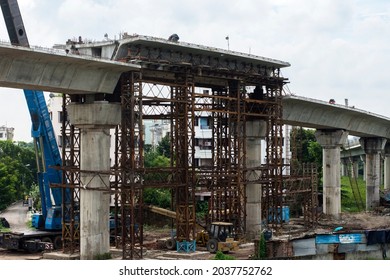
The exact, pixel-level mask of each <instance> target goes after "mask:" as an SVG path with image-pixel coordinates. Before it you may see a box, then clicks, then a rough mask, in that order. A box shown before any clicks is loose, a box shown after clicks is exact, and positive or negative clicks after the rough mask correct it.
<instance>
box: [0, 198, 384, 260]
mask: <svg viewBox="0 0 390 280" xmlns="http://www.w3.org/2000/svg"><path fill="white" fill-rule="evenodd" d="M18 209H19V210H18ZM20 211H24V212H25V208H22V210H20V205H17V204H16V205H14V206H13V207H11V208H10V209H9V210H8V211H7V212H3V213H1V216H5V217H7V220H8V221H9V223H10V225H11V229H13V228H16V229H17V230H19V231H21V230H22V228H21V227H22V226H21V225H25V221H26V216H24V215H21V212H20ZM335 228H339V229H340V228H341V231H343V232H353V231H362V230H372V229H390V208H378V209H376V211H373V212H361V213H342V214H340V216H339V217H338V218H334V217H327V216H326V215H321V217H320V218H319V220H318V224H317V225H315V226H313V227H309V228H308V227H307V226H306V225H304V224H303V223H302V220H300V219H290V222H289V223H288V224H285V225H284V226H283V227H282V228H281V229H280V231H277V232H274V235H273V237H272V238H280V239H282V238H285V237H286V236H288V238H292V237H301V236H305V235H311V234H316V233H330V232H332V231H333V230H334V229H335ZM170 232H171V229H170V228H168V227H150V226H145V228H144V239H143V240H144V241H143V243H144V251H143V257H144V258H145V259H200V260H202V259H205V260H207V259H213V258H214V256H215V254H211V253H209V252H207V250H206V248H205V247H201V246H197V248H196V252H195V253H190V254H187V253H177V252H176V251H170V250H167V249H166V248H165V240H166V239H167V238H169V236H170ZM254 250H255V248H254V244H253V243H251V242H248V243H242V244H240V249H239V250H237V251H232V252H230V253H229V255H231V256H233V257H234V258H235V259H238V260H249V259H251V258H252V256H253V255H254ZM116 252H117V254H116V256H117V257H116V258H118V259H120V258H119V257H118V255H119V256H120V255H121V254H120V253H119V254H118V251H116ZM39 259H44V254H43V253H34V254H32V253H27V252H24V251H22V252H16V251H9V250H4V249H0V260H39Z"/></svg>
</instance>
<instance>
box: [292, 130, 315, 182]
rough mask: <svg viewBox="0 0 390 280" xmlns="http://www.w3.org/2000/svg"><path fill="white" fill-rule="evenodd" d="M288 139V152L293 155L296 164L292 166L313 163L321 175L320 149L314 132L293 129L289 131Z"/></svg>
mask: <svg viewBox="0 0 390 280" xmlns="http://www.w3.org/2000/svg"><path fill="white" fill-rule="evenodd" d="M290 138H291V147H290V150H291V151H292V153H293V158H294V159H295V160H296V162H293V165H298V166H300V165H302V164H303V163H315V164H316V165H317V169H318V172H319V174H321V173H322V147H321V145H320V144H319V143H318V142H317V140H316V137H315V130H313V129H304V128H294V129H293V130H292V131H291V135H290ZM319 178H321V177H319Z"/></svg>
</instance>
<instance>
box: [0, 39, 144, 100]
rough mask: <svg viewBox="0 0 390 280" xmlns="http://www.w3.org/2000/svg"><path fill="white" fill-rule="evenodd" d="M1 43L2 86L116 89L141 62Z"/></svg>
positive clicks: (81, 91) (76, 91)
mask: <svg viewBox="0 0 390 280" xmlns="http://www.w3.org/2000/svg"><path fill="white" fill-rule="evenodd" d="M54 51H55V50H54V49H34V48H25V47H17V46H11V45H9V44H5V43H0V87H9V88H20V89H31V90H42V91H50V92H60V93H67V94H86V93H108V94H110V93H113V91H114V89H115V86H116V85H117V83H118V80H119V77H120V75H121V74H122V73H123V72H127V71H131V70H134V69H138V68H140V66H138V65H133V64H130V63H122V62H116V61H110V60H103V59H97V58H92V57H86V56H79V55H72V54H70V53H69V54H67V53H66V52H65V50H64V51H62V52H54Z"/></svg>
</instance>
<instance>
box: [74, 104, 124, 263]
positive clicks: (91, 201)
mask: <svg viewBox="0 0 390 280" xmlns="http://www.w3.org/2000/svg"><path fill="white" fill-rule="evenodd" d="M67 110H68V112H69V117H70V122H71V123H72V124H73V125H75V126H76V127H79V128H80V129H81V159H80V169H81V173H80V174H81V175H80V179H81V184H82V188H81V189H80V259H82V260H92V259H96V257H97V256H99V255H102V254H105V253H109V251H110V234H109V212H110V209H109V207H110V202H109V199H110V194H109V189H110V188H109V175H108V174H107V172H108V171H109V170H110V128H112V127H114V126H115V125H117V124H119V123H120V118H121V114H120V113H119V112H120V104H112V103H108V102H106V101H99V102H94V103H90V104H77V103H76V104H72V103H71V104H70V105H68V107H67ZM99 171H100V172H101V173H104V172H105V174H99Z"/></svg>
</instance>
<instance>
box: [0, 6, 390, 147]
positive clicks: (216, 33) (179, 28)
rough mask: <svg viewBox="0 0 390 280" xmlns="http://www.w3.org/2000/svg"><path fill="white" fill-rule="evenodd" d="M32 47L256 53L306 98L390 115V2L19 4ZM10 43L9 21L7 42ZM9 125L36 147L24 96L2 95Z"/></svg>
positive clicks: (1, 109)
mask: <svg viewBox="0 0 390 280" xmlns="http://www.w3.org/2000/svg"><path fill="white" fill-rule="evenodd" d="M19 6H20V10H21V13H22V17H23V21H24V25H25V28H26V32H27V36H28V38H29V42H30V45H35V46H43V47H51V46H53V45H54V44H63V43H65V42H66V40H67V39H69V38H77V37H78V36H82V38H86V39H92V40H98V41H100V40H103V38H104V37H103V36H104V34H105V33H107V34H108V35H109V37H110V38H114V37H117V38H118V34H119V33H120V32H128V33H129V34H133V33H137V34H141V35H149V36H155V37H161V38H168V37H169V35H171V34H173V33H177V34H178V35H179V37H180V41H184V42H189V43H195V44H202V45H206V46H212V47H218V48H225V49H227V40H226V39H225V37H226V36H229V38H230V39H229V45H230V50H234V51H240V52H247V53H249V52H250V53H252V54H255V55H260V56H265V57H269V58H274V59H278V60H282V61H286V62H289V63H290V64H291V67H289V68H284V69H283V70H282V73H283V75H284V76H285V77H287V78H289V81H290V83H289V84H288V89H289V91H290V92H291V93H294V94H296V95H300V96H305V97H311V98H316V99H320V100H325V101H327V100H329V99H330V98H333V99H335V100H336V102H337V103H341V104H344V102H345V99H348V100H349V105H350V106H355V107H356V108H360V109H364V110H367V111H370V112H374V113H377V114H381V115H384V116H387V117H390V111H389V110H388V108H389V103H388V102H389V99H390V95H389V94H388V91H389V89H390V74H388V72H387V70H386V69H387V67H388V66H389V65H390V52H389V51H390V1H388V0H370V1H364V0H343V1H340V0H317V1H312V0H294V1H291V0H277V1H275V0H233V1H231V0H229V1H227V0H213V1H210V0H197V1H193V0H189V1H187V0H181V1H178V0H176V1H174V0H159V1H156V0H131V1H130V0H83V1H80V0H61V1H59V0H19ZM1 39H2V40H8V34H7V32H6V28H5V23H4V21H1V20H0V40H1ZM0 98H1V99H0V100H2V101H0V125H7V126H11V127H14V128H15V140H17V141H31V136H30V127H31V125H30V123H31V122H30V117H29V114H28V110H27V106H26V103H25V100H24V95H23V91H22V90H16V89H5V88H0Z"/></svg>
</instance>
